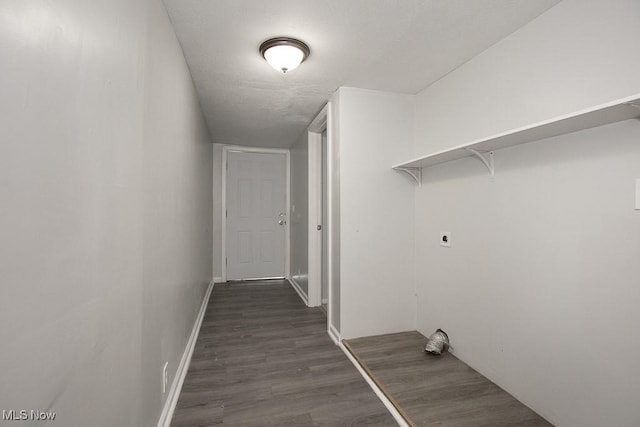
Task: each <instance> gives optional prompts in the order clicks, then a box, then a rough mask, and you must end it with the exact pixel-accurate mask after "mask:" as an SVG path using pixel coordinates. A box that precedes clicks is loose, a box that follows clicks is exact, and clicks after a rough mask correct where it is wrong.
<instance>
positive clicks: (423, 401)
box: [345, 331, 551, 427]
mask: <svg viewBox="0 0 640 427" xmlns="http://www.w3.org/2000/svg"><path fill="white" fill-rule="evenodd" d="M426 342H427V338H426V337H425V336H424V335H422V334H420V333H419V332H415V331H413V332H403V333H398V334H388V335H380V336H375V337H366V338H358V339H354V340H348V341H345V345H347V346H348V348H349V349H350V351H351V352H352V353H353V354H355V355H356V358H357V359H358V360H359V361H360V363H361V364H362V365H363V366H366V368H367V369H368V371H369V372H371V373H372V374H373V375H372V376H374V377H375V379H376V380H377V382H378V383H379V384H382V388H383V389H384V391H385V393H386V394H387V395H389V396H390V397H392V398H393V399H394V400H395V401H396V402H397V404H398V405H399V406H400V407H401V408H402V410H403V411H404V412H405V413H406V414H407V415H408V417H409V418H410V420H409V422H410V424H411V423H413V424H415V425H417V426H439V427H453V426H456V427H458V426H465V427H467V426H473V427H480V426H487V427H488V426H492V427H495V426H550V425H551V424H549V423H548V422H547V421H546V420H544V419H543V418H542V417H540V416H539V415H537V414H536V413H535V412H533V411H532V410H531V409H529V408H528V407H526V406H525V405H523V404H522V403H520V402H519V401H518V400H516V399H515V398H514V397H513V396H511V395H510V394H509V393H507V392H506V391H504V390H502V389H501V388H500V387H498V386H497V385H496V384H494V383H492V382H491V381H489V380H488V379H487V378H485V377H484V376H482V375H481V374H480V373H478V372H476V371H475V370H473V369H472V368H470V367H469V366H468V365H466V364H465V363H463V362H462V361H460V360H459V359H457V358H456V357H455V356H453V355H452V354H451V353H448V352H445V353H443V354H442V355H441V356H433V355H430V354H427V353H425V352H424V346H425V345H426Z"/></svg>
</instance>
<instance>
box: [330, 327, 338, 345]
mask: <svg viewBox="0 0 640 427" xmlns="http://www.w3.org/2000/svg"><path fill="white" fill-rule="evenodd" d="M327 333H328V334H329V337H331V339H332V340H333V342H334V343H336V345H340V332H338V331H337V330H336V328H334V327H333V325H331V324H330V325H329V329H328V331H327Z"/></svg>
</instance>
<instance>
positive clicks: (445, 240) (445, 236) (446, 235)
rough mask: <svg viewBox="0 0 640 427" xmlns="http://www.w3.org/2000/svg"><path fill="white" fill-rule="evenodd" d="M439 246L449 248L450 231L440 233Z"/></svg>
mask: <svg viewBox="0 0 640 427" xmlns="http://www.w3.org/2000/svg"><path fill="white" fill-rule="evenodd" d="M440 246H444V247H445V248H450V247H451V232H450V231H441V232H440Z"/></svg>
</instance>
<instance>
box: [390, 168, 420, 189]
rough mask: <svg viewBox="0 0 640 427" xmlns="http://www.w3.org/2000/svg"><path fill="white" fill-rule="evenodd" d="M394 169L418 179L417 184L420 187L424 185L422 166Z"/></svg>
mask: <svg viewBox="0 0 640 427" xmlns="http://www.w3.org/2000/svg"><path fill="white" fill-rule="evenodd" d="M394 169H395V170H397V171H401V172H404V173H406V174H408V175H409V176H411V177H412V178H413V179H414V180H415V181H416V184H418V187H422V168H394Z"/></svg>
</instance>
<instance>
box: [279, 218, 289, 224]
mask: <svg viewBox="0 0 640 427" xmlns="http://www.w3.org/2000/svg"><path fill="white" fill-rule="evenodd" d="M286 223H287V221H285V220H284V219H281V220H280V221H278V224H280V225H285V224H286Z"/></svg>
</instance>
